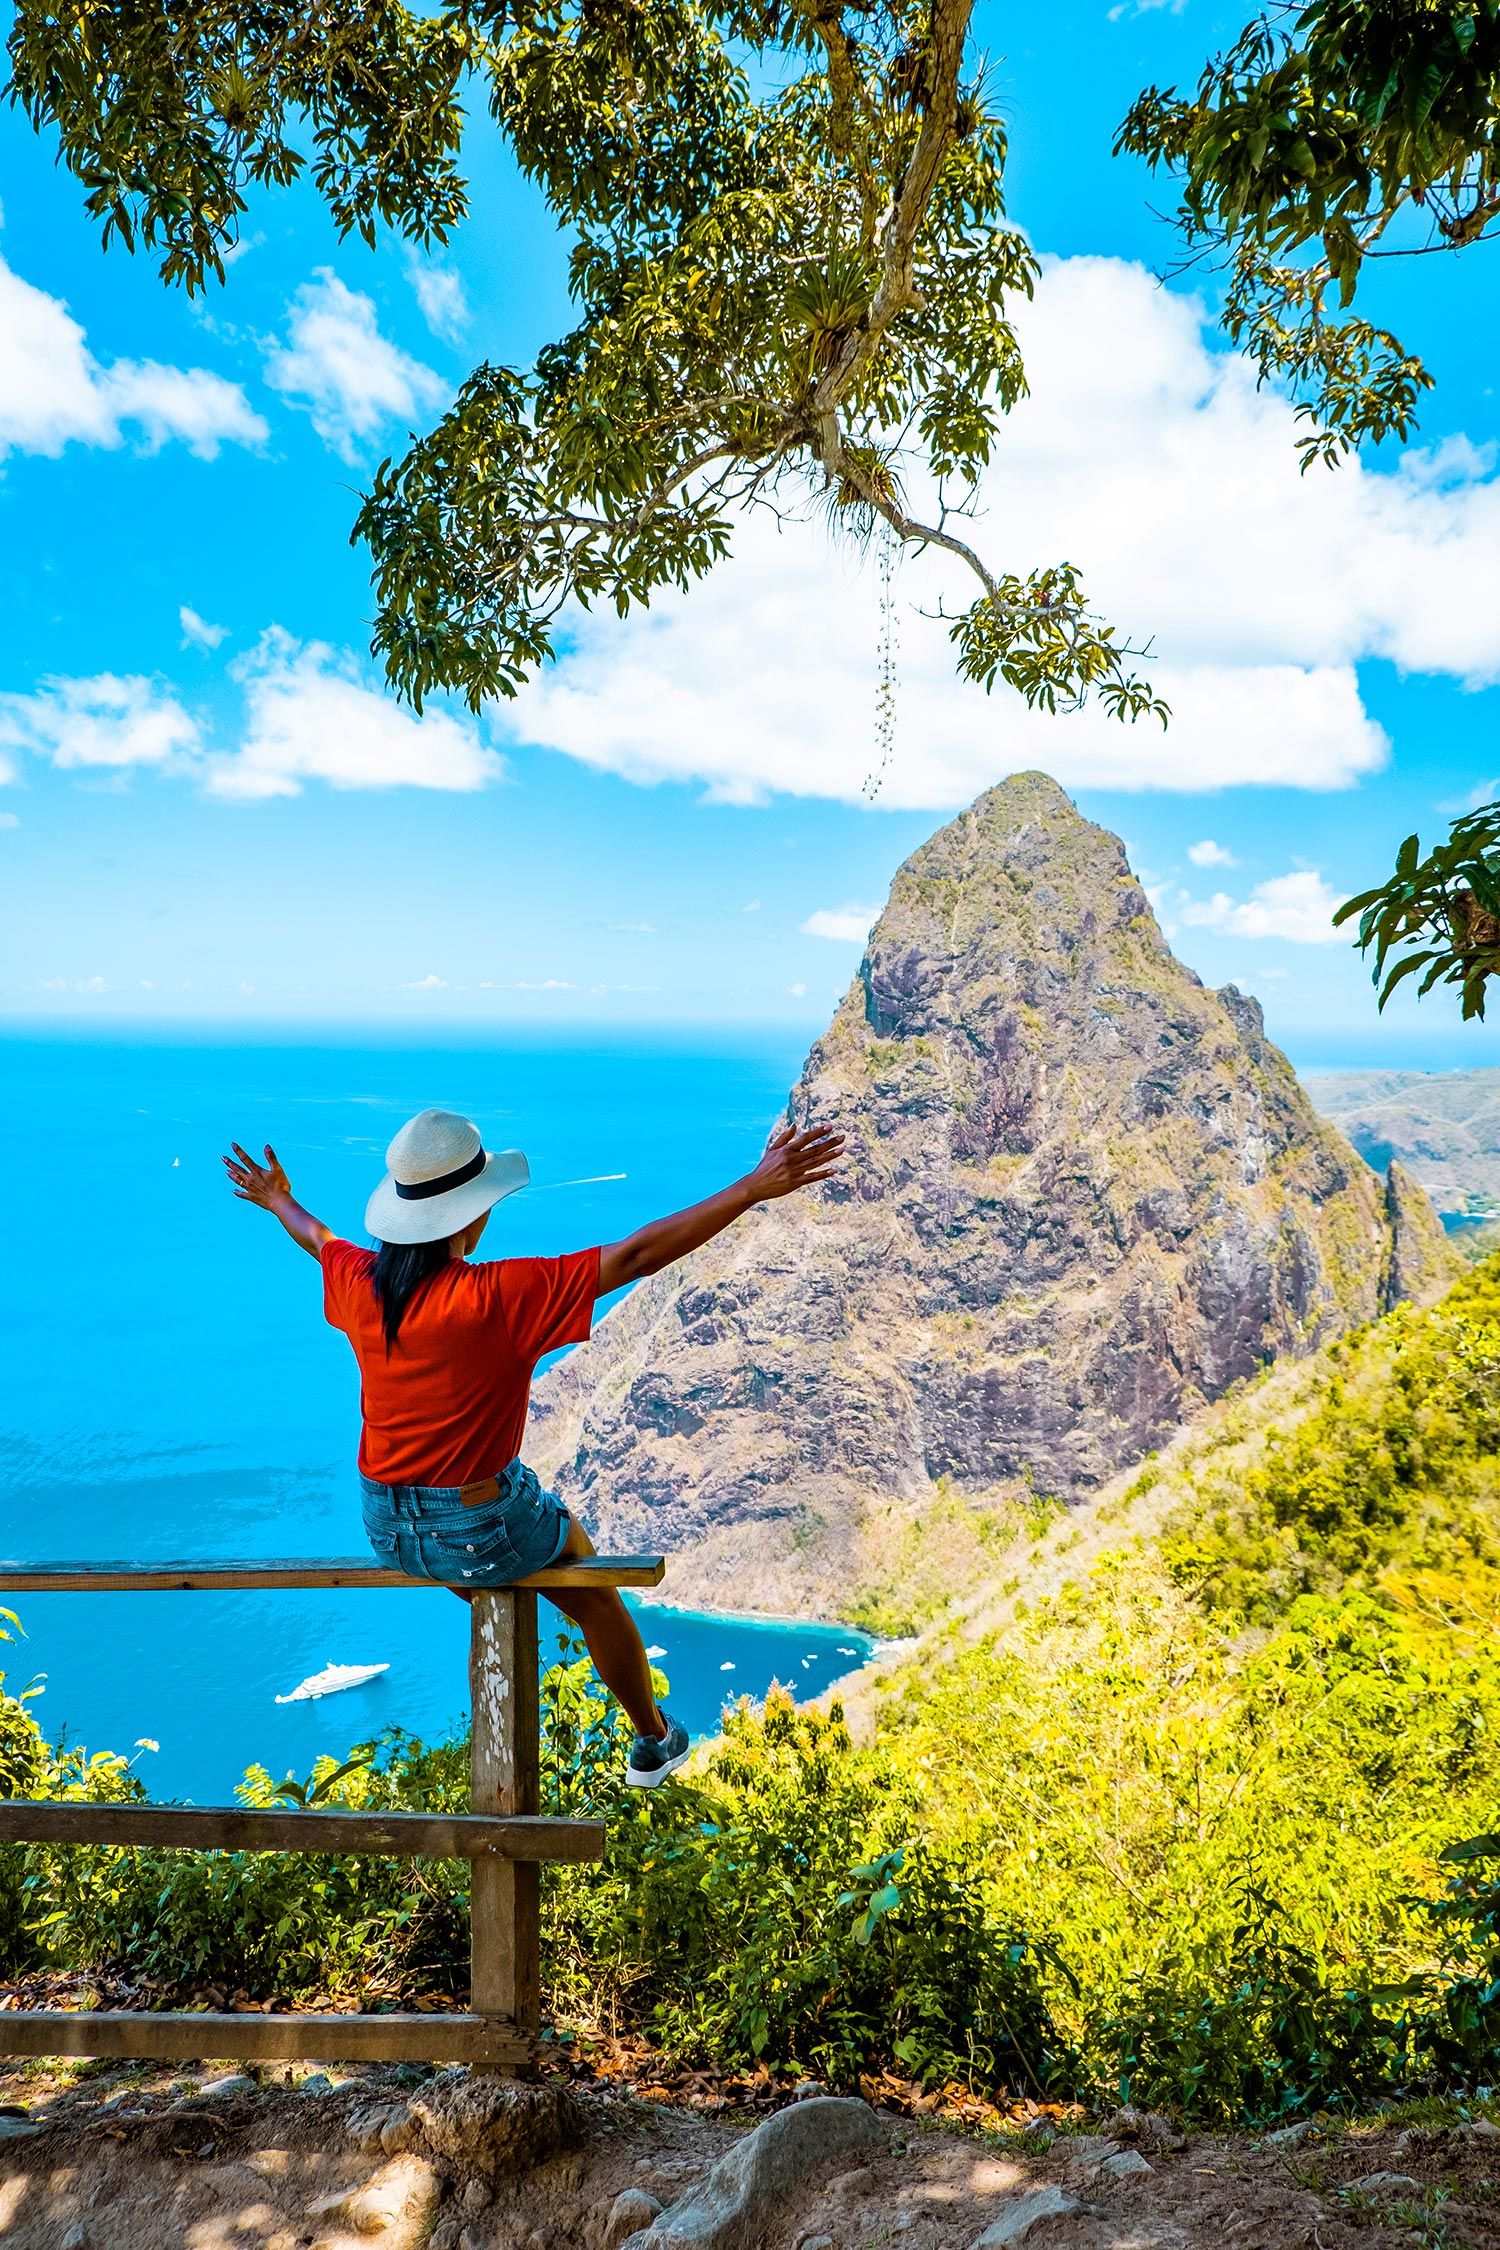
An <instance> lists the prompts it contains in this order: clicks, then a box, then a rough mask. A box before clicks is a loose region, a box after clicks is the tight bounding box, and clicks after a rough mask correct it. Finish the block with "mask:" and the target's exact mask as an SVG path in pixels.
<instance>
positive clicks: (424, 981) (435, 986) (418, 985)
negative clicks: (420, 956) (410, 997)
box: [400, 969, 448, 992]
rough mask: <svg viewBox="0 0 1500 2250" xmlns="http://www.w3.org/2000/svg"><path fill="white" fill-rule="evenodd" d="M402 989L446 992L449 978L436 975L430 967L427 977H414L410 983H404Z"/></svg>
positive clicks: (407, 990)
mask: <svg viewBox="0 0 1500 2250" xmlns="http://www.w3.org/2000/svg"><path fill="white" fill-rule="evenodd" d="M400 989H401V991H403V992H446V991H447V989H448V979H447V978H446V977H440V976H436V975H434V973H433V971H432V970H431V969H429V970H428V972H427V974H426V976H425V977H414V978H413V979H412V981H411V983H410V984H403V985H402V986H401V987H400Z"/></svg>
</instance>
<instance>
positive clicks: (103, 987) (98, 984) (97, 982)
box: [73, 977, 114, 992]
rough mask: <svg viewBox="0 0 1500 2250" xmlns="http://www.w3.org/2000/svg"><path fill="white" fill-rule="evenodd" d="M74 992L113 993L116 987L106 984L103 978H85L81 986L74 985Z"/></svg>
mask: <svg viewBox="0 0 1500 2250" xmlns="http://www.w3.org/2000/svg"><path fill="white" fill-rule="evenodd" d="M73 990H74V991H75V992H112V991H113V990H114V987H113V986H112V985H109V984H106V983H105V981H104V979H103V977H85V978H84V979H83V982H82V983H81V984H75V985H74V987H73Z"/></svg>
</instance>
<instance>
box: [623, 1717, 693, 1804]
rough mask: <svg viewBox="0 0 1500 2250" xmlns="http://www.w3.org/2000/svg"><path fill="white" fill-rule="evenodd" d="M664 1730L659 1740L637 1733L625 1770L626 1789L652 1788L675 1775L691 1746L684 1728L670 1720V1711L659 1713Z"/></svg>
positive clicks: (674, 1720) (678, 1721)
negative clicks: (664, 1722)
mask: <svg viewBox="0 0 1500 2250" xmlns="http://www.w3.org/2000/svg"><path fill="white" fill-rule="evenodd" d="M662 1717H663V1718H664V1719H665V1720H666V1722H667V1731H666V1733H665V1734H664V1735H662V1736H661V1737H660V1738H659V1739H657V1738H654V1737H653V1736H651V1735H649V1734H638V1735H637V1736H636V1738H635V1740H634V1742H633V1743H632V1744H631V1746H630V1763H629V1765H628V1766H627V1767H626V1768H625V1783H626V1787H627V1788H630V1789H654V1788H656V1786H657V1784H658V1783H659V1782H663V1781H665V1780H666V1778H667V1775H668V1774H669V1773H675V1772H676V1771H677V1768H678V1767H679V1766H680V1765H682V1764H683V1763H684V1762H685V1760H686V1759H687V1756H688V1754H689V1752H690V1751H691V1749H692V1747H693V1746H692V1744H691V1743H690V1742H689V1741H688V1732H687V1728H686V1727H685V1726H683V1725H682V1723H681V1722H680V1720H677V1719H674V1718H673V1716H672V1714H671V1712H670V1711H663V1713H662Z"/></svg>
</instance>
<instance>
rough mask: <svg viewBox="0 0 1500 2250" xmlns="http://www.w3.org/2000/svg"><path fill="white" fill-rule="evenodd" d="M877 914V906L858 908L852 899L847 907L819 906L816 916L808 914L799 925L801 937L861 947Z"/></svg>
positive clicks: (878, 910)
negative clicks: (833, 940) (834, 939)
mask: <svg viewBox="0 0 1500 2250" xmlns="http://www.w3.org/2000/svg"><path fill="white" fill-rule="evenodd" d="M879 912H880V908H879V907H878V906H858V905H856V904H855V902H854V901H853V900H852V899H851V900H850V902H849V904H848V905H847V906H820V907H819V908H818V910H817V912H816V914H809V915H808V917H807V920H806V921H805V922H804V923H802V924H801V930H802V935H803V936H804V937H826V938H837V939H838V940H839V941H840V942H841V943H845V944H849V945H863V944H864V942H865V939H866V938H867V937H868V936H869V934H870V929H871V925H872V924H873V922H874V920H875V917H876V915H877V914H878V913H879Z"/></svg>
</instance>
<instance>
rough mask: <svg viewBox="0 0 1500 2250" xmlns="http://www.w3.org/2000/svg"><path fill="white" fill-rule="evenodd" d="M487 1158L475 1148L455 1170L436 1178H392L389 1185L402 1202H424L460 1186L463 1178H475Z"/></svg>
mask: <svg viewBox="0 0 1500 2250" xmlns="http://www.w3.org/2000/svg"><path fill="white" fill-rule="evenodd" d="M488 1161H489V1159H488V1158H487V1157H486V1155H485V1152H484V1150H483V1149H482V1148H481V1149H477V1150H476V1151H475V1153H474V1154H473V1155H472V1156H471V1157H470V1158H469V1161H468V1163H467V1164H460V1166H459V1167H458V1170H457V1171H456V1172H444V1173H443V1174H442V1176H441V1178H439V1179H436V1180H413V1181H412V1182H411V1183H410V1184H409V1185H408V1183H407V1182H406V1181H405V1180H392V1182H391V1185H392V1187H393V1188H394V1189H395V1191H396V1193H397V1194H398V1195H399V1196H400V1198H401V1200H402V1202H403V1203H425V1202H426V1201H427V1198H428V1197H429V1196H430V1195H446V1194H447V1192H448V1190H449V1188H456V1187H462V1186H463V1184H464V1182H465V1180H477V1179H478V1177H479V1175H480V1173H481V1172H482V1171H483V1170H484V1168H485V1165H486V1163H487V1162H488Z"/></svg>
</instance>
